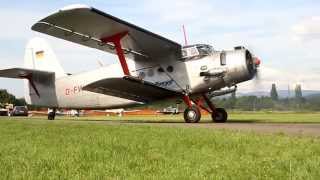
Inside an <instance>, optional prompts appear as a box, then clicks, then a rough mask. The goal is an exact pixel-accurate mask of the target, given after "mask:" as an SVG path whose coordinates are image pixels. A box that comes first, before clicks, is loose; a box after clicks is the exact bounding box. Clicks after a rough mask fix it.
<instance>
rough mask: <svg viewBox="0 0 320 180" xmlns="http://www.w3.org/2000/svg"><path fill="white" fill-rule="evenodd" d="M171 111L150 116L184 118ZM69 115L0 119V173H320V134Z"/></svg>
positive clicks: (294, 117)
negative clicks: (113, 122) (111, 122)
mask: <svg viewBox="0 0 320 180" xmlns="http://www.w3.org/2000/svg"><path fill="white" fill-rule="evenodd" d="M168 117H169V116H159V117H148V118H146V120H150V121H166V120H167V119H169V120H167V121H182V120H181V117H180V116H179V118H178V117H176V116H173V117H171V118H168ZM230 117H231V120H232V121H249V122H264V121H272V122H287V121H292V122H301V121H303V122H309V123H315V122H320V114H310V113H309V114H306V113H304V114H296V113H287V114H283V113H276V114H269V113H254V114H252V113H234V114H231V115H230ZM303 117H307V118H303ZM68 119H70V118H66V120H63V118H58V120H57V121H47V120H44V118H40V117H38V118H31V119H27V120H26V119H24V118H13V119H9V118H2V119H0V144H1V147H0V177H1V178H0V179H318V178H319V177H320V169H319V167H320V139H319V138H315V137H298V136H285V135H283V134H274V135H262V134H254V133H249V132H248V133H244V132H242V133H240V132H235V131H226V130H216V129H205V128H203V129H202V128H183V127H180V128H177V127H161V126H159V127H158V126H149V125H143V126H141V125H140V126H135V125H125V124H121V125H108V124H103V123H99V121H100V120H102V118H101V117H99V118H90V119H94V120H97V123H92V122H90V121H86V120H87V119H89V118H86V117H83V118H79V119H78V120H80V121H79V122H78V121H77V120H73V121H71V120H68ZM108 119H109V120H119V118H118V117H109V118H108ZM141 119H144V118H142V117H124V118H121V120H141ZM205 121H206V120H205ZM207 121H208V118H207Z"/></svg>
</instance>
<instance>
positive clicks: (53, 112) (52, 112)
mask: <svg viewBox="0 0 320 180" xmlns="http://www.w3.org/2000/svg"><path fill="white" fill-rule="evenodd" d="M55 117H56V109H48V120H54V118H55Z"/></svg>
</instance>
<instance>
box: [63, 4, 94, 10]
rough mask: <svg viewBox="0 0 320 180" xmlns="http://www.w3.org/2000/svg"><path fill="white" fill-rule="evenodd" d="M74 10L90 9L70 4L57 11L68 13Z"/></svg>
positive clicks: (81, 5) (85, 6)
mask: <svg viewBox="0 0 320 180" xmlns="http://www.w3.org/2000/svg"><path fill="white" fill-rule="evenodd" d="M75 9H91V7H90V6H88V5H85V4H71V5H68V6H65V7H63V8H61V9H59V11H70V10H75Z"/></svg>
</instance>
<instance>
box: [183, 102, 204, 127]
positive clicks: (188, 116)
mask: <svg viewBox="0 0 320 180" xmlns="http://www.w3.org/2000/svg"><path fill="white" fill-rule="evenodd" d="M183 117H184V121H185V122H186V123H198V122H199V121H200V119H201V112H200V110H199V108H198V107H196V106H192V107H188V108H187V109H186V110H185V111H184V116H183Z"/></svg>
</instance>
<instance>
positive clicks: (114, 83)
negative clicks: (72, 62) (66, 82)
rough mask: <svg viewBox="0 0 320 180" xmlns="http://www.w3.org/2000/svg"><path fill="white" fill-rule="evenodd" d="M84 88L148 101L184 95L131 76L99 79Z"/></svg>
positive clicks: (139, 100)
mask: <svg viewBox="0 0 320 180" xmlns="http://www.w3.org/2000/svg"><path fill="white" fill-rule="evenodd" d="M83 89H84V90H87V91H91V92H95V93H100V94H106V95H111V96H116V97H120V98H125V99H130V100H134V101H138V102H146V103H147V102H150V101H155V100H162V99H165V98H170V97H176V96H181V95H182V92H177V91H173V90H169V89H166V88H162V87H159V86H156V85H155V84H153V83H150V82H147V81H143V80H140V79H137V78H133V77H131V76H125V77H123V78H108V79H103V80H99V81H96V82H94V83H91V84H89V85H87V86H85V87H83Z"/></svg>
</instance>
